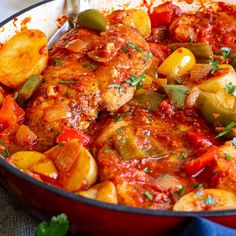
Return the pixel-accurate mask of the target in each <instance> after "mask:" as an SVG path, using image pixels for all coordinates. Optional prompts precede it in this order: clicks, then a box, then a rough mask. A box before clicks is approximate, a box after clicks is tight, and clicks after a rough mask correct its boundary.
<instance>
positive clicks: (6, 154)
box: [0, 139, 10, 158]
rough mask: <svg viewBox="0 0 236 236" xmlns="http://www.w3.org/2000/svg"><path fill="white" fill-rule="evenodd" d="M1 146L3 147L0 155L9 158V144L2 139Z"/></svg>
mask: <svg viewBox="0 0 236 236" xmlns="http://www.w3.org/2000/svg"><path fill="white" fill-rule="evenodd" d="M0 146H1V147H2V148H1V149H0V156H2V157H4V158H7V157H9V156H10V152H9V148H8V146H7V145H6V144H5V143H4V142H3V141H2V140H1V139H0Z"/></svg>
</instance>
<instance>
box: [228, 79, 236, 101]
mask: <svg viewBox="0 0 236 236" xmlns="http://www.w3.org/2000/svg"><path fill="white" fill-rule="evenodd" d="M225 90H226V92H227V93H229V94H232V95H234V96H235V97H236V87H235V86H234V85H233V84H232V83H231V82H229V83H228V84H227V85H226V87H225Z"/></svg>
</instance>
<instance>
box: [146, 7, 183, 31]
mask: <svg viewBox="0 0 236 236" xmlns="http://www.w3.org/2000/svg"><path fill="white" fill-rule="evenodd" d="M181 13H182V12H181V9H180V8H179V7H178V6H176V5H174V4H173V3H171V2H166V3H163V4H161V5H159V6H157V7H154V8H153V11H152V12H151V13H150V14H149V17H150V20H151V25H152V28H157V27H159V26H169V25H170V24H171V22H172V20H173V19H174V17H176V16H180V15H181Z"/></svg>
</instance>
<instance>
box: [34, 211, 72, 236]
mask: <svg viewBox="0 0 236 236" xmlns="http://www.w3.org/2000/svg"><path fill="white" fill-rule="evenodd" d="M68 230H69V221H68V218H67V216H66V215H65V214H60V215H58V216H53V217H52V219H51V221H50V222H45V221H43V222H42V223H41V224H39V225H38V227H37V228H36V231H35V236H49V235H50V236H65V235H66V234H67V232H68Z"/></svg>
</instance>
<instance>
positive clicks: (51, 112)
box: [44, 104, 71, 122]
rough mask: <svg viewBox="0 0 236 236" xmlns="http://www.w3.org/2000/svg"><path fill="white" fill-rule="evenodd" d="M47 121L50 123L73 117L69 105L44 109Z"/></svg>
mask: <svg viewBox="0 0 236 236" xmlns="http://www.w3.org/2000/svg"><path fill="white" fill-rule="evenodd" d="M44 111H45V119H46V120H47V121H49V122H51V121H56V120H62V119H66V118H68V117H71V112H70V108H69V106H67V105H60V104H59V105H52V106H49V107H47V108H45V109H44Z"/></svg>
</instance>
